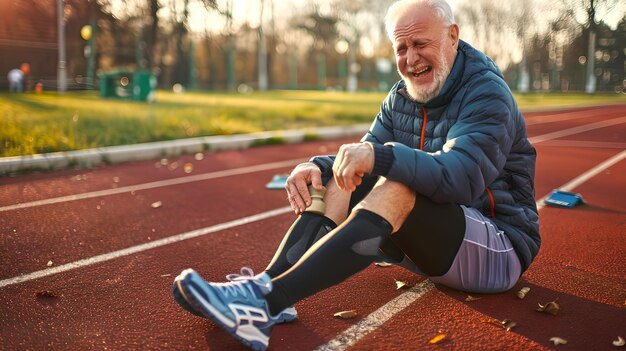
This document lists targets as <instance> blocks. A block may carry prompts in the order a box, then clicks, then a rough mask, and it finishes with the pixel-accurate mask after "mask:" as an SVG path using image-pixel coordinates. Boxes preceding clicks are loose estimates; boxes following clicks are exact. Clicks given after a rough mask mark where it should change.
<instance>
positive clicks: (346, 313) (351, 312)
mask: <svg viewBox="0 0 626 351" xmlns="http://www.w3.org/2000/svg"><path fill="white" fill-rule="evenodd" d="M358 315H359V314H358V313H357V312H356V310H348V311H341V312H337V313H335V314H334V315H333V316H335V317H339V318H342V319H350V318H354V317H356V316H358Z"/></svg>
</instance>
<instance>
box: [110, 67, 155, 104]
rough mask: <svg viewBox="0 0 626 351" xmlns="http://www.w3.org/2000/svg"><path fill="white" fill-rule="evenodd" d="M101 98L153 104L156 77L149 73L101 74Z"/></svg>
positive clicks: (126, 71) (121, 72) (117, 71)
mask: <svg viewBox="0 0 626 351" xmlns="http://www.w3.org/2000/svg"><path fill="white" fill-rule="evenodd" d="M99 78H100V97H102V98H118V99H129V100H137V101H148V102H153V101H154V100H155V95H154V94H155V90H156V85H157V80H156V76H155V75H154V73H152V72H149V71H131V70H115V71H108V72H105V73H101V74H100V77H99Z"/></svg>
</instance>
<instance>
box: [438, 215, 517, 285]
mask: <svg viewBox="0 0 626 351" xmlns="http://www.w3.org/2000/svg"><path fill="white" fill-rule="evenodd" d="M461 208H463V212H464V213H465V225H466V226H465V237H464V239H463V242H462V243H461V247H460V248H459V252H458V253H457V255H456V257H455V258H454V261H453V262H452V266H451V267H450V270H448V272H447V273H446V274H444V275H442V276H438V277H430V280H432V281H433V282H435V283H439V284H443V285H446V286H449V287H451V288H454V289H458V290H462V291H466V292H473V293H498V292H502V291H506V290H509V289H511V288H512V287H513V286H514V285H515V283H517V280H518V279H519V277H520V275H521V273H522V268H521V265H520V261H519V258H518V257H517V254H516V253H515V251H514V250H513V245H512V244H511V241H510V240H509V238H507V236H506V235H505V234H504V232H503V231H501V230H499V229H498V228H497V227H496V225H495V224H493V222H491V220H489V219H488V218H486V217H485V216H483V215H482V214H481V213H480V212H479V211H477V210H476V209H474V208H471V207H465V206H461Z"/></svg>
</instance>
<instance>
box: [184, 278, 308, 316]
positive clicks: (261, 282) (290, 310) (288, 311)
mask: <svg viewBox="0 0 626 351" xmlns="http://www.w3.org/2000/svg"><path fill="white" fill-rule="evenodd" d="M181 276H182V274H181V275H179V276H178V277H176V279H175V280H174V287H173V289H172V293H173V295H174V299H175V300H176V302H177V303H178V304H179V305H180V307H182V308H184V309H185V310H186V311H187V312H189V313H192V314H194V315H196V316H198V317H204V316H203V315H202V314H201V313H199V312H198V311H196V310H195V309H194V308H193V307H191V305H189V303H188V302H187V301H186V300H185V298H184V297H183V296H182V294H181V293H180V291H179V289H178V283H177V282H178V279H179V278H180V277H181ZM226 279H228V280H229V281H241V280H247V279H255V280H256V283H257V285H258V286H259V287H260V288H261V292H262V293H263V295H267V294H268V293H269V290H267V291H266V289H265V287H266V286H268V285H270V282H271V278H270V276H269V275H267V274H266V273H261V274H259V275H256V276H255V275H254V272H253V271H252V269H250V268H248V267H242V268H241V270H240V274H229V275H227V276H226ZM297 319H298V311H296V309H295V307H293V306H290V307H287V308H285V309H284V310H282V311H281V312H280V313H279V314H278V315H276V316H275V317H274V320H275V322H276V324H282V323H291V322H293V321H295V320H297Z"/></svg>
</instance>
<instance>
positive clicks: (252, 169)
mask: <svg viewBox="0 0 626 351" xmlns="http://www.w3.org/2000/svg"><path fill="white" fill-rule="evenodd" d="M306 160H307V159H293V160H287V161H279V162H272V163H266V164H261V165H256V166H247V167H240V168H233V169H227V170H223V171H217V172H210V173H203V174H196V175H192V176H186V177H181V178H174V179H167V180H159V181H156V182H150V183H144V184H137V185H130V186H125V187H121V188H115V189H107V190H99V191H92V192H88V193H82V194H76V195H68V196H61V197H55V198H50V199H45V200H38V201H31V202H24V203H21V204H15V205H9V206H4V207H0V212H4V211H11V210H17V209H22V208H28V207H35V206H43V205H51V204H56V203H60V202H68V201H75V200H83V199H90V198H94V197H99V196H109V195H115V194H122V193H128V192H131V191H139V190H148V189H155V188H161V187H166V186H171V185H179V184H186V183H191V182H199V181H203V180H209V179H216V178H223V177H230V176H234V175H240V174H247V173H254V172H261V171H267V170H270V169H276V168H283V167H288V166H294V165H297V164H298V163H301V162H303V161H306Z"/></svg>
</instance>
